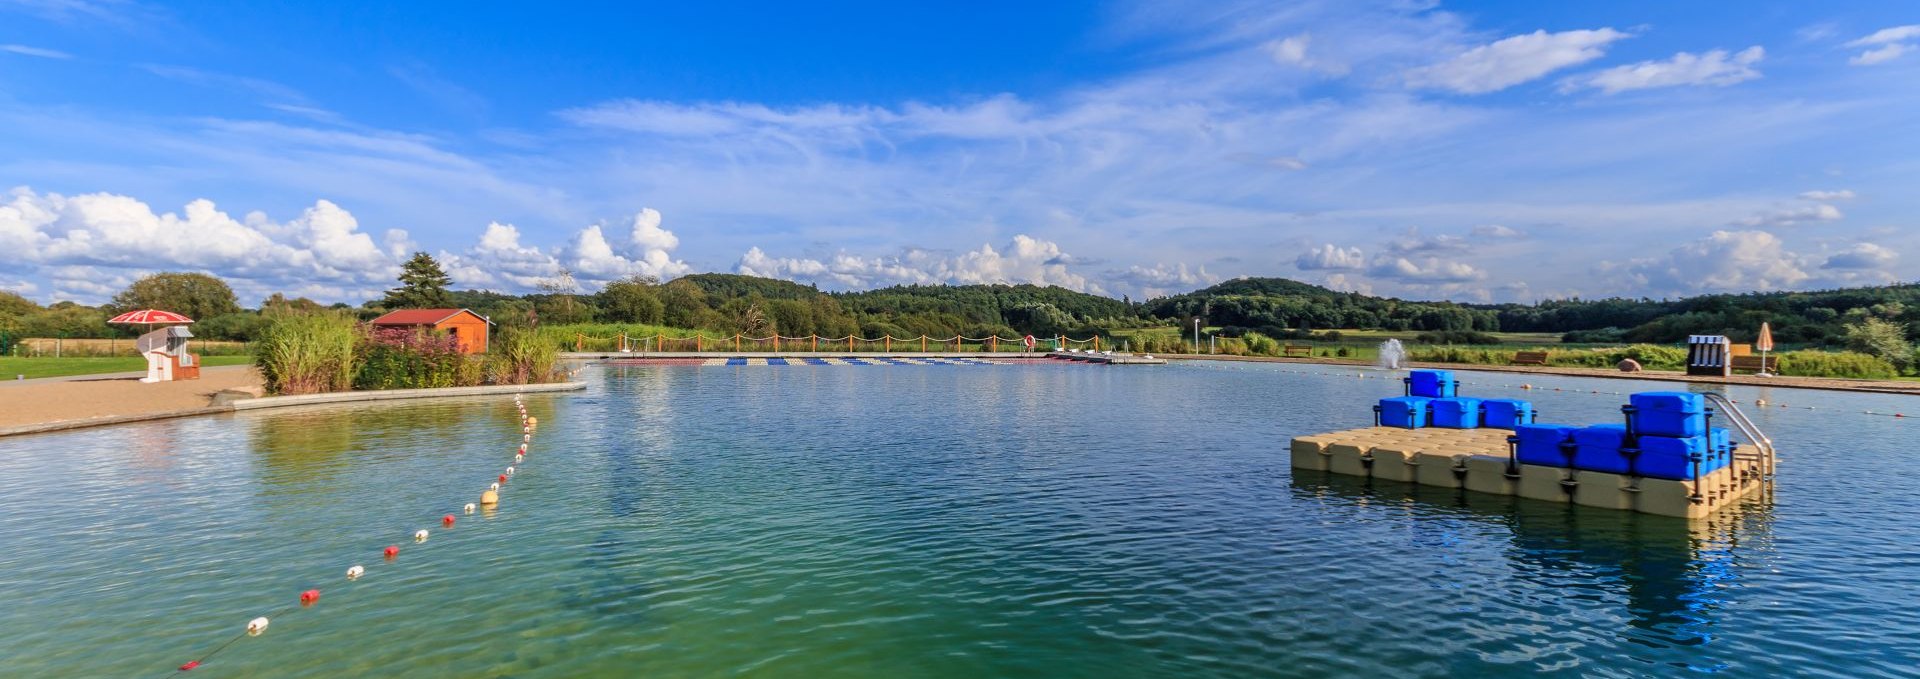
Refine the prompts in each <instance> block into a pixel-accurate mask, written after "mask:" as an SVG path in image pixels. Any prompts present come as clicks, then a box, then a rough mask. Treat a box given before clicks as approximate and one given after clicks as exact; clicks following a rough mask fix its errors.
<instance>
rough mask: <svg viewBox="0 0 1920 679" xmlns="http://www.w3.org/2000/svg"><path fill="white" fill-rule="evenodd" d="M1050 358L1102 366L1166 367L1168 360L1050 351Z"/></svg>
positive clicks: (1092, 352)
mask: <svg viewBox="0 0 1920 679" xmlns="http://www.w3.org/2000/svg"><path fill="white" fill-rule="evenodd" d="M1047 357H1048V358H1053V359H1059V360H1066V361H1076V362H1080V363H1098V364H1102V365H1165V364H1166V362H1167V359H1164V358H1154V357H1152V356H1135V355H1133V354H1115V353H1111V352H1098V351H1049V352H1047Z"/></svg>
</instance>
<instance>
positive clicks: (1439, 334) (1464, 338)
mask: <svg viewBox="0 0 1920 679" xmlns="http://www.w3.org/2000/svg"><path fill="white" fill-rule="evenodd" d="M1414 341H1416V342H1419V343H1421V344H1499V343H1500V338H1498V337H1494V336H1493V335H1489V334H1487V333H1484V332H1475V331H1472V330H1433V331H1428V332H1423V333H1420V334H1419V335H1418V336H1415V337H1414Z"/></svg>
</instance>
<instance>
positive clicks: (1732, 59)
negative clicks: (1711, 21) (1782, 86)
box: [1561, 45, 1766, 94]
mask: <svg viewBox="0 0 1920 679" xmlns="http://www.w3.org/2000/svg"><path fill="white" fill-rule="evenodd" d="M1765 56H1766V50H1765V49H1762V48H1761V47H1760V46H1759V45H1754V46H1752V47H1748V48H1746V49H1744V50H1740V52H1739V53H1736V54H1729V53H1728V52H1727V51H1726V50H1712V51H1710V52H1707V53H1706V54H1693V53H1690V52H1681V53H1679V54H1675V55H1673V58H1671V59H1667V60H1664V61H1642V62H1640V63H1637V64H1627V65H1625V66H1615V67H1613V68H1609V69H1606V70H1603V71H1600V72H1598V73H1593V74H1590V75H1583V76H1579V77H1575V78H1569V79H1567V80H1566V81H1565V82H1564V83H1562V85H1561V90H1562V91H1572V90H1577V89H1581V88H1592V89H1596V90H1600V91H1601V92H1604V93H1606V94H1616V93H1619V92H1626V91H1629V90H1644V89H1653V88H1658V87H1680V86H1683V85H1710V86H1715V87H1726V86H1728V85H1732V84H1735V83H1742V82H1746V81H1748V80H1753V79H1755V78H1758V77H1760V71H1759V70H1758V69H1755V68H1754V67H1753V66H1754V64H1758V63H1760V60H1761V59H1762V58H1764V57H1765Z"/></svg>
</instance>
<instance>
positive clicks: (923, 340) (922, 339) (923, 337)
mask: <svg viewBox="0 0 1920 679" xmlns="http://www.w3.org/2000/svg"><path fill="white" fill-rule="evenodd" d="M920 353H923V354H924V353H927V336H926V335H925V334H924V333H923V334H921V335H920Z"/></svg>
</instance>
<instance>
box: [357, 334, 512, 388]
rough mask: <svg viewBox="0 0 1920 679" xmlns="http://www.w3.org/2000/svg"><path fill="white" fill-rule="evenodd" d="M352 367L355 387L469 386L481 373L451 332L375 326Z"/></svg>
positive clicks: (475, 381)
mask: <svg viewBox="0 0 1920 679" xmlns="http://www.w3.org/2000/svg"><path fill="white" fill-rule="evenodd" d="M359 358H360V360H359V361H358V367H357V369H356V370H355V374H354V380H353V387H354V388H355V389H437V388H443V387H470V386H474V385H477V384H479V383H480V380H481V378H482V377H483V376H484V374H483V370H482V368H481V364H480V363H479V362H478V361H477V360H475V359H471V358H469V357H468V356H467V355H466V354H464V353H461V351H460V342H459V340H458V339H456V338H454V337H453V336H452V335H448V334H445V333H437V332H428V331H424V330H412V329H400V328H392V329H374V330H372V331H370V332H369V333H368V335H367V338H366V341H365V344H364V349H363V351H362V352H361V354H360V357H359Z"/></svg>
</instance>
